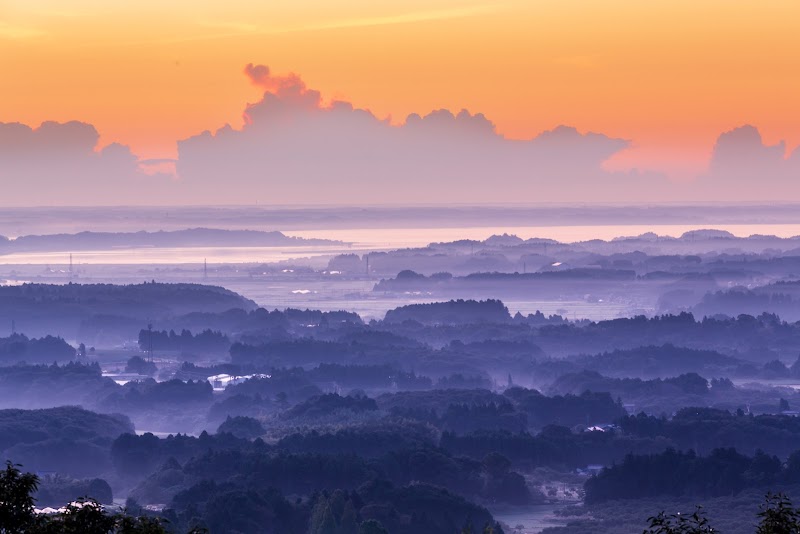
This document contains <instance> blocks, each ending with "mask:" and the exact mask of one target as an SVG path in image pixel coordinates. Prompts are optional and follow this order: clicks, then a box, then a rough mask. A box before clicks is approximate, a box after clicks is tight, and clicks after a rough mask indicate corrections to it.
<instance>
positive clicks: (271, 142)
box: [177, 64, 664, 204]
mask: <svg viewBox="0 0 800 534" xmlns="http://www.w3.org/2000/svg"><path fill="white" fill-rule="evenodd" d="M245 74H246V75H247V76H248V77H249V79H250V81H251V82H252V83H254V84H256V85H258V86H259V87H261V88H263V89H264V91H265V92H264V95H263V98H262V99H261V100H260V101H258V102H256V103H254V104H250V105H248V106H247V107H246V109H245V111H244V119H245V120H244V123H245V124H244V126H243V127H242V129H234V128H232V127H231V126H229V125H226V126H224V127H223V128H220V129H218V130H217V131H216V132H213V133H212V132H210V131H206V132H203V133H202V134H200V135H197V136H193V137H191V138H188V139H185V140H183V141H180V142H179V143H178V152H179V158H178V163H177V167H178V173H179V175H180V176H181V180H182V181H183V182H184V183H185V185H186V186H187V187H190V188H191V190H192V191H193V194H194V195H196V196H197V197H198V198H207V197H210V198H216V199H218V201H221V202H231V203H238V202H242V201H247V199H251V201H252V200H254V199H257V200H259V201H261V202H265V203H269V202H274V203H282V202H289V203H339V204H343V203H386V202H392V203H420V202H427V203H443V202H486V201H490V202H509V201H513V202H537V201H549V200H561V201H571V200H581V201H590V200H605V201H617V200H626V199H627V200H631V199H636V196H637V195H639V197H638V199H643V198H645V196H646V195H648V194H652V192H653V189H654V187H660V186H663V185H664V181H663V180H662V179H661V177H656V176H643V175H638V174H636V173H623V174H612V173H608V172H606V171H604V170H603V169H602V167H601V165H602V163H603V162H604V161H605V160H607V159H608V158H609V157H611V156H612V155H613V154H615V153H616V152H618V151H620V150H622V149H624V148H625V147H627V146H628V141H626V140H623V139H614V138H610V137H607V136H605V135H602V134H593V133H587V134H583V133H580V132H578V131H577V130H575V129H574V128H568V127H564V126H560V127H558V128H555V129H554V130H552V131H548V132H544V133H542V134H541V135H539V136H537V137H535V138H533V139H530V140H525V141H517V140H509V139H506V138H504V137H503V136H501V135H499V134H498V133H497V131H496V128H495V125H494V124H493V123H492V122H491V121H490V120H489V119H487V118H486V117H484V116H483V115H482V114H480V113H476V114H473V113H470V112H468V111H466V110H462V111H460V112H458V113H452V112H450V111H448V110H436V111H433V112H431V113H428V114H427V115H424V116H421V115H417V114H412V115H410V116H408V117H407V119H406V120H405V121H404V122H403V123H402V124H400V125H392V124H390V123H389V122H388V121H386V120H382V119H379V118H378V117H376V116H374V115H373V114H372V113H371V112H369V111H368V110H364V109H358V108H356V107H354V106H353V105H352V104H350V103H348V102H341V101H334V102H332V103H330V104H323V102H322V98H321V95H320V93H319V92H318V91H315V90H313V89H309V88H308V87H306V85H305V83H303V81H302V80H301V79H300V77H299V76H297V75H295V74H289V75H286V76H282V75H275V74H273V73H272V72H271V71H270V69H269V68H268V67H266V66H264V65H253V64H249V65H247V66H246V67H245Z"/></svg>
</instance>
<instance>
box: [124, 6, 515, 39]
mask: <svg viewBox="0 0 800 534" xmlns="http://www.w3.org/2000/svg"><path fill="white" fill-rule="evenodd" d="M501 4H502V3H501V2H496V3H493V4H484V5H474V6H463V7H454V8H448V9H429V10H424V11H413V12H409V13H399V14H392V15H381V16H373V17H355V18H342V19H334V20H329V21H324V22H319V23H312V24H304V25H299V26H290V25H287V26H265V25H259V24H255V23H252V22H247V23H245V22H240V21H224V20H219V21H208V20H198V21H196V22H195V24H196V25H197V26H199V27H203V28H207V29H218V30H220V31H219V32H217V33H203V34H198V35H186V36H180V37H172V38H167V39H159V40H151V41H142V42H135V43H133V42H128V43H121V44H124V45H126V46H136V45H147V44H159V45H160V44H177V43H189V42H195V41H210V40H215V39H232V38H239V37H258V36H267V35H280V34H288V33H300V32H315V31H327V30H340V29H348V28H366V27H372V26H389V25H400V24H412V23H417V22H435V21H441V20H450V19H458V18H466V17H476V16H480V15H485V14H487V13H491V12H493V11H495V10H496V9H497V8H498V6H500V5H501Z"/></svg>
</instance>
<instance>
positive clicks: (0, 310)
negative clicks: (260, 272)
mask: <svg viewBox="0 0 800 534" xmlns="http://www.w3.org/2000/svg"><path fill="white" fill-rule="evenodd" d="M0 301H2V302H3V303H4V305H3V306H0V324H2V325H10V324H11V323H12V321H14V323H15V325H16V329H17V332H22V333H25V334H26V335H28V336H34V337H41V336H45V335H58V336H61V337H64V338H66V339H76V338H77V337H78V335H77V334H78V331H79V329H81V328H84V329H86V328H90V330H91V331H92V332H94V331H99V330H102V331H104V332H106V333H111V332H116V331H118V330H119V331H120V332H125V333H127V337H130V332H138V331H139V329H140V328H142V327H143V326H144V325H146V324H147V322H148V321H149V320H158V319H160V318H164V317H171V316H177V315H183V314H187V313H190V312H206V313H220V312H225V311H228V310H231V309H242V310H247V311H250V310H254V309H256V308H257V306H256V304H255V302H253V301H251V300H249V299H246V298H244V297H242V296H241V295H239V294H237V293H234V292H233V291H230V290H228V289H224V288H222V287H217V286H210V285H202V284H163V283H156V282H145V283H142V284H131V285H112V284H74V283H70V284H65V285H51V284H24V285H21V286H2V287H0ZM98 329H99V330H98ZM89 334H90V333H89V332H86V335H87V336H89ZM89 338H90V336H89V337H86V339H87V340H88V339H89Z"/></svg>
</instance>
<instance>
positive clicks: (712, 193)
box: [696, 125, 800, 201]
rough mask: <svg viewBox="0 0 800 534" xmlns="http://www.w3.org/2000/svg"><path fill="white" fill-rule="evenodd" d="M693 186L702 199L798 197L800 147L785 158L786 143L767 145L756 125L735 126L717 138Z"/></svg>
mask: <svg viewBox="0 0 800 534" xmlns="http://www.w3.org/2000/svg"><path fill="white" fill-rule="evenodd" d="M696 186H697V187H696V189H697V194H698V195H700V196H701V197H702V198H704V199H717V200H754V201H758V200H767V201H770V200H797V199H800V149H795V151H794V152H793V153H792V154H791V155H790V156H789V157H786V143H785V142H783V141H781V142H779V143H777V144H775V145H767V144H766V143H764V140H763V139H762V137H761V133H760V132H759V131H758V129H757V128H756V127H754V126H751V125H744V126H740V127H738V128H734V129H733V130H730V131H727V132H724V133H722V134H721V135H720V136H719V138H718V139H717V142H716V144H715V145H714V150H713V152H712V156H711V161H710V164H709V171H708V173H706V174H704V175H703V176H700V177H699V178H698V180H697V183H696Z"/></svg>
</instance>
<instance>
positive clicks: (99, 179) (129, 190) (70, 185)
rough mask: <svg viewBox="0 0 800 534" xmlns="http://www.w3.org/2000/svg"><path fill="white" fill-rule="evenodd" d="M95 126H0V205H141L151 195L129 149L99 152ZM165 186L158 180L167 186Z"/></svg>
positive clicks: (115, 146) (121, 147)
mask: <svg viewBox="0 0 800 534" xmlns="http://www.w3.org/2000/svg"><path fill="white" fill-rule="evenodd" d="M98 140H99V135H98V133H97V130H96V129H95V128H94V126H92V125H90V124H86V123H82V122H77V121H72V122H66V123H57V122H44V123H42V124H41V125H40V126H39V127H38V128H31V127H30V126H27V125H24V124H19V123H0V184H2V204H3V205H6V206H9V205H18V206H33V205H97V204H124V203H135V202H144V201H146V199H148V198H152V195H148V194H147V192H146V189H147V188H146V187H142V186H146V185H148V184H147V182H146V181H145V180H143V178H144V177H145V175H144V174H143V173H142V172H141V171H140V168H139V165H138V158H137V157H136V156H135V155H134V154H133V153H132V152H131V150H130V148H128V147H127V146H124V145H120V144H117V143H113V144H110V145H108V146H105V147H102V148H100V149H98V146H97V144H98ZM165 181H166V180H160V182H165Z"/></svg>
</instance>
